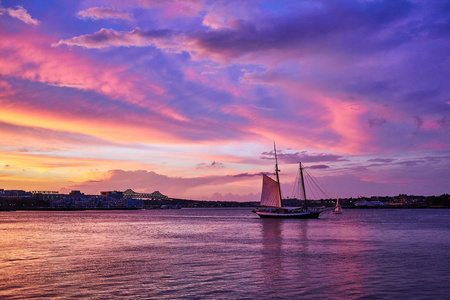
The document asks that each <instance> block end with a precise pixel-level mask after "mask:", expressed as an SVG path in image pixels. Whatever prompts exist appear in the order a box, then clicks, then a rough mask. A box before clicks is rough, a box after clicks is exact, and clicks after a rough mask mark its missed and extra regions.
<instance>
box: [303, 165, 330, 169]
mask: <svg viewBox="0 0 450 300" xmlns="http://www.w3.org/2000/svg"><path fill="white" fill-rule="evenodd" d="M328 168H329V166H327V165H312V166H310V167H308V169H328Z"/></svg>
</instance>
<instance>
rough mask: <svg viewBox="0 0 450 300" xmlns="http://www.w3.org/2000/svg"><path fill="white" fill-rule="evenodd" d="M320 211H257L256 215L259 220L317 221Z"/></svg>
mask: <svg viewBox="0 0 450 300" xmlns="http://www.w3.org/2000/svg"><path fill="white" fill-rule="evenodd" d="M320 213H322V211H308V212H298V213H276V212H265V211H257V212H256V214H257V215H258V216H259V217H260V218H267V219H268V218H272V219H317V218H319V215H320Z"/></svg>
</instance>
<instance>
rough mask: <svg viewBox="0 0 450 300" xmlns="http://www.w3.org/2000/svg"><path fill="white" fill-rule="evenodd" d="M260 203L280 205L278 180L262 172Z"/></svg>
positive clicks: (273, 205)
mask: <svg viewBox="0 0 450 300" xmlns="http://www.w3.org/2000/svg"><path fill="white" fill-rule="evenodd" d="M260 205H261V206H271V207H281V195H280V189H279V187H278V182H276V181H275V180H273V179H272V178H270V177H269V176H267V175H264V174H263V187H262V192H261V203H260Z"/></svg>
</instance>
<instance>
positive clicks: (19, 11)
mask: <svg viewBox="0 0 450 300" xmlns="http://www.w3.org/2000/svg"><path fill="white" fill-rule="evenodd" d="M2 11H4V12H7V13H8V14H9V15H10V16H11V17H13V18H16V19H19V20H20V21H22V22H24V23H25V24H28V25H39V21H38V20H36V19H33V18H32V17H31V16H30V14H28V12H27V10H26V9H25V8H23V6H21V5H18V6H17V7H16V9H13V8H0V13H1V12H2Z"/></svg>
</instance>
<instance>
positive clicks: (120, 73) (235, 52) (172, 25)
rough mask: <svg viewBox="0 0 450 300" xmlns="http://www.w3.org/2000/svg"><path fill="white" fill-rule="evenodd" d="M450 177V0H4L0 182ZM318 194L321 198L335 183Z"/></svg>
mask: <svg viewBox="0 0 450 300" xmlns="http://www.w3.org/2000/svg"><path fill="white" fill-rule="evenodd" d="M274 141H275V142H276V144H277V148H278V150H279V153H278V154H279V157H278V158H279V164H280V169H281V173H280V176H281V181H282V189H283V197H287V196H291V194H292V193H293V182H294V181H295V175H296V172H297V169H298V162H299V161H301V162H302V163H304V165H305V167H306V171H307V172H308V173H309V174H311V175H313V176H314V177H315V179H316V180H317V181H318V182H319V183H320V184H321V185H322V186H323V187H324V188H325V189H326V190H327V191H328V193H329V195H330V196H332V197H358V196H386V195H398V194H414V195H440V194H443V193H449V192H450V188H449V187H450V2H449V1H402V0H398V1H397V0H396V1H391V0H386V1H377V0H360V1H357V0H348V1H345V0H344V1H314V0H311V1H288V0H286V1H279V0H273V1H257V0H249V1H244V0H242V1H206V0H205V1H188V0H173V1H170V0H167V1H166V0H164V1H163V0H154V1H152V0H128V1H118V0H117V1H111V0H103V1H99V0H85V1H61V0H55V1H50V0H43V1H35V0H29V1H20V0H18V1H5V0H1V1H0V188H3V189H22V190H27V191H30V190H52V191H59V192H64V193H66V192H70V191H71V190H80V191H81V192H83V193H86V194H99V193H100V191H106V190H121V191H124V190H126V189H128V188H131V189H133V190H134V191H137V192H153V191H155V190H159V191H160V192H161V193H163V194H165V195H167V196H169V197H179V198H187V199H200V200H238V201H244V200H259V197H260V190H261V182H262V176H261V173H262V172H264V173H266V172H267V173H270V172H273V171H274V159H273V158H274V157H273V142H274ZM310 197H311V198H320V197H322V195H318V196H315V195H314V194H310Z"/></svg>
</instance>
